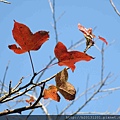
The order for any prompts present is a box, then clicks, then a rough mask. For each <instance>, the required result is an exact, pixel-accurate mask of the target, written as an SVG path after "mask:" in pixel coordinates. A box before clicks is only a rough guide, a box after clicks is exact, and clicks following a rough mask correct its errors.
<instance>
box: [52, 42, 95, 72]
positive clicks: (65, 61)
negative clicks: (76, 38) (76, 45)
mask: <svg viewBox="0 0 120 120" xmlns="http://www.w3.org/2000/svg"><path fill="white" fill-rule="evenodd" d="M54 53H55V56H56V58H57V59H58V65H59V66H64V65H65V66H68V67H69V68H71V70H72V71H74V69H75V65H74V64H75V63H76V62H79V61H83V60H84V61H90V60H91V59H94V58H93V57H92V56H89V55H87V54H86V53H83V52H79V51H70V52H69V51H67V48H66V46H65V45H64V44H63V43H62V42H58V43H57V45H56V46H55V49H54Z"/></svg>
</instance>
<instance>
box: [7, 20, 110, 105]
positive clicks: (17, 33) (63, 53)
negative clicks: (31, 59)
mask: <svg viewBox="0 0 120 120" xmlns="http://www.w3.org/2000/svg"><path fill="white" fill-rule="evenodd" d="M78 29H79V30H80V31H81V32H82V33H83V34H84V36H85V38H86V40H87V46H89V45H90V46H91V45H93V44H94V42H93V40H92V39H93V38H95V35H93V34H92V28H89V29H86V28H85V27H83V26H82V25H81V24H78ZM12 34H13V37H14V39H15V41H16V42H17V43H18V45H19V47H17V45H16V44H12V45H9V46H8V48H9V49H11V50H12V51H14V52H15V53H17V54H22V53H25V52H29V51H31V50H35V51H36V50H39V49H40V47H41V46H42V44H43V43H45V42H46V41H47V40H48V39H49V32H47V31H43V30H41V31H38V32H36V33H34V34H33V33H32V32H31V31H30V29H29V28H28V27H27V26H26V25H24V24H22V23H18V22H16V21H15V20H14V28H13V30H12ZM99 39H100V40H102V41H103V42H105V43H106V44H108V43H107V41H106V40H105V39H104V38H103V37H100V36H99ZM54 53H55V56H56V58H57V59H58V65H59V66H68V67H69V68H71V70H72V71H74V70H75V63H76V62H79V61H90V60H92V59H94V58H93V57H92V56H90V55H88V54H86V53H85V52H80V51H68V50H67V48H66V46H65V45H64V44H63V43H62V42H58V43H57V44H56V46H55V48H54ZM67 80H68V73H67V70H66V69H64V70H62V71H61V72H59V73H58V74H57V75H56V77H55V81H56V86H54V85H51V86H49V88H48V89H45V90H44V92H43V97H44V99H48V98H51V99H53V100H55V101H57V102H59V101H60V96H59V94H58V92H60V93H61V94H62V96H63V97H64V98H65V99H67V100H74V99H75V95H76V90H75V88H74V86H73V85H72V84H70V83H69V82H67ZM26 102H27V103H29V104H31V103H32V102H34V97H32V96H31V97H30V99H29V100H26Z"/></svg>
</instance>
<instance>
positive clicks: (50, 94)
mask: <svg viewBox="0 0 120 120" xmlns="http://www.w3.org/2000/svg"><path fill="white" fill-rule="evenodd" d="M57 91H58V90H57V88H56V86H54V85H51V86H49V88H48V89H45V90H44V93H43V98H44V99H48V98H51V99H52V100H55V101H57V102H59V101H60V96H59V95H58V93H57Z"/></svg>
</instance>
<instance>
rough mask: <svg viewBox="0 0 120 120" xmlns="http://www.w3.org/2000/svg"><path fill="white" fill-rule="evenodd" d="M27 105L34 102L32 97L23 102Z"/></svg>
mask: <svg viewBox="0 0 120 120" xmlns="http://www.w3.org/2000/svg"><path fill="white" fill-rule="evenodd" d="M25 101H26V102H27V103H29V104H31V103H32V102H34V97H33V96H30V99H29V100H25Z"/></svg>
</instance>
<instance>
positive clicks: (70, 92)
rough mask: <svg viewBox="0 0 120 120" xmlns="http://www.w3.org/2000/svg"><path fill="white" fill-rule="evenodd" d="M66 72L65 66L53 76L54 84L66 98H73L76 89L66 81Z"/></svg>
mask: <svg viewBox="0 0 120 120" xmlns="http://www.w3.org/2000/svg"><path fill="white" fill-rule="evenodd" d="M67 80H68V72H67V69H66V68H65V69H64V70H62V71H61V72H59V73H58V74H57V75H56V76H55V81H56V86H57V88H58V91H59V92H60V93H61V94H62V95H63V97H64V98H65V99H67V100H74V99H75V95H76V90H75V88H74V86H73V85H72V84H71V83H69V82H67Z"/></svg>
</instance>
